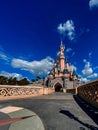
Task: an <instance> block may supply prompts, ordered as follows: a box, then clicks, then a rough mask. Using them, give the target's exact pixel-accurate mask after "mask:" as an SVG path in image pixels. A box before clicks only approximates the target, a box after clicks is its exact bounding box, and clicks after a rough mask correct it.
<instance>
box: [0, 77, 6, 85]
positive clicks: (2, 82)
mask: <svg viewBox="0 0 98 130" xmlns="http://www.w3.org/2000/svg"><path fill="white" fill-rule="evenodd" d="M7 82H8V78H7V77H5V76H0V84H1V85H6V84H7Z"/></svg>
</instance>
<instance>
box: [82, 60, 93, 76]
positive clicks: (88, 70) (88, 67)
mask: <svg viewBox="0 0 98 130" xmlns="http://www.w3.org/2000/svg"><path fill="white" fill-rule="evenodd" d="M83 62H84V63H85V66H84V69H83V70H82V74H83V75H84V76H90V75H91V74H92V73H93V69H92V67H91V64H90V62H89V61H87V60H86V59H84V60H83Z"/></svg>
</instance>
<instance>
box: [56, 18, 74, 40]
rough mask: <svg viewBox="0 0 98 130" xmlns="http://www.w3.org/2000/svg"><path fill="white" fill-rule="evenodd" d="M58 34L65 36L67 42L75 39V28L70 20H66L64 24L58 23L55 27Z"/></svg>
mask: <svg viewBox="0 0 98 130" xmlns="http://www.w3.org/2000/svg"><path fill="white" fill-rule="evenodd" d="M57 30H58V32H59V33H60V34H61V35H63V36H67V37H68V39H69V40H71V41H72V40H74V38H75V26H74V22H73V21H72V20H67V21H66V22H65V23H63V24H62V23H60V24H59V26H58V27H57Z"/></svg>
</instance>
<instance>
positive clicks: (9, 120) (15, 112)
mask: <svg viewBox="0 0 98 130" xmlns="http://www.w3.org/2000/svg"><path fill="white" fill-rule="evenodd" d="M0 106H1V108H0V130H45V128H44V125H43V123H42V121H41V119H40V118H39V117H38V115H37V114H35V113H34V112H32V111H30V110H28V109H24V108H22V107H14V106H9V105H4V106H3V105H0Z"/></svg>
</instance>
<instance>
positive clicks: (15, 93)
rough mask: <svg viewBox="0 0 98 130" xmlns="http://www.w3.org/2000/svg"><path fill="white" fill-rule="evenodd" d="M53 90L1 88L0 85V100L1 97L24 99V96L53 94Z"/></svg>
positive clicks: (42, 88) (42, 87)
mask: <svg viewBox="0 0 98 130" xmlns="http://www.w3.org/2000/svg"><path fill="white" fill-rule="evenodd" d="M53 92H54V89H53V88H45V87H44V86H41V87H30V86H22V87H21V86H17V87H16V86H1V85H0V98H1V99H3V97H4V98H5V97H11V98H13V97H25V96H39V95H43V94H50V93H53Z"/></svg>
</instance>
